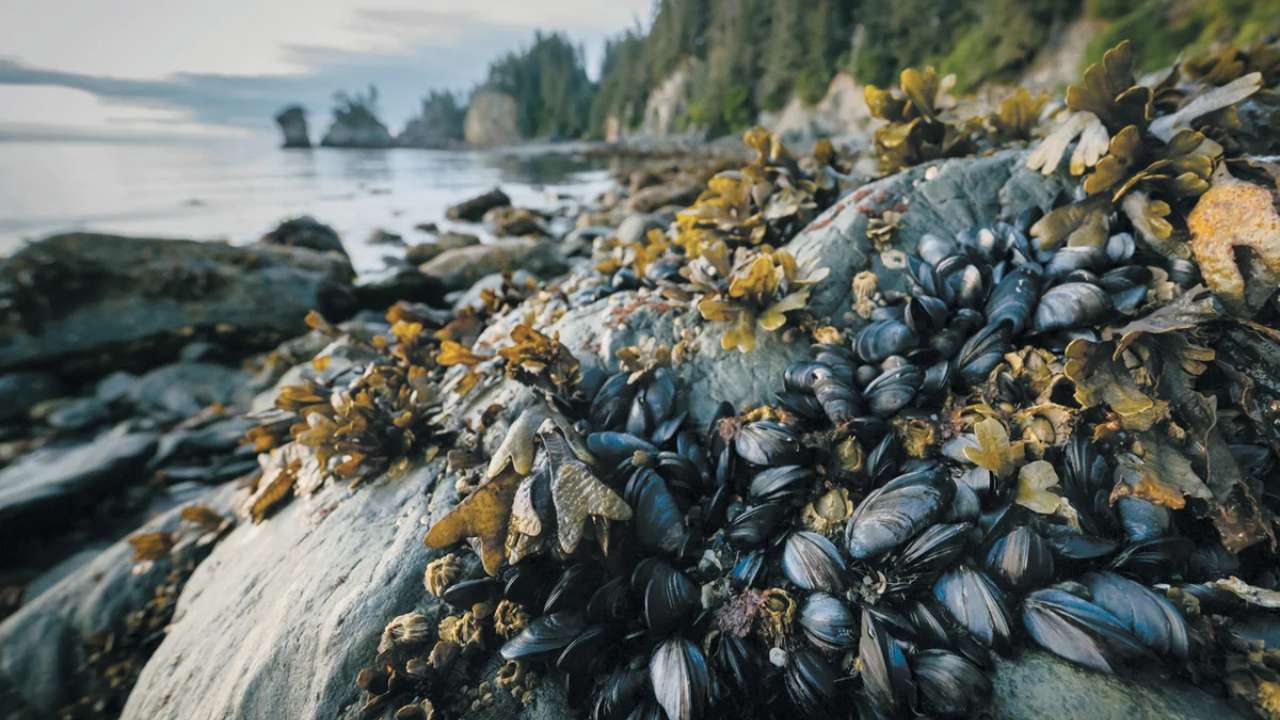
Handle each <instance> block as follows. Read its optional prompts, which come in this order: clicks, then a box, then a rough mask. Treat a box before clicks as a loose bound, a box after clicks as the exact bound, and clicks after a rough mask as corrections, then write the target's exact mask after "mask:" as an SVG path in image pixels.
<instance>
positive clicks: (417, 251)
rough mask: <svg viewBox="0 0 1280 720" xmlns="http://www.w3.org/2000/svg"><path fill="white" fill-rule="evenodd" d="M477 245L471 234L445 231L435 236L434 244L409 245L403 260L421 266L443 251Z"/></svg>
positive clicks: (478, 240) (478, 242)
mask: <svg viewBox="0 0 1280 720" xmlns="http://www.w3.org/2000/svg"><path fill="white" fill-rule="evenodd" d="M479 244H480V238H478V237H476V236H475V235H472V234H471V233H463V232H453V231H445V232H442V233H440V234H439V235H437V236H436V241H435V242H429V243H418V244H416V245H410V246H409V249H408V250H405V252H404V259H405V260H408V261H409V262H411V263H413V264H414V265H421V264H422V263H424V262H427V261H428V260H431V259H432V258H434V257H435V256H437V255H439V254H440V253H442V252H444V251H445V250H453V249H454V248H461V247H468V246H471V245H479Z"/></svg>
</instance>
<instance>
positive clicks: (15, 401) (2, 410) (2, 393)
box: [0, 371, 66, 423]
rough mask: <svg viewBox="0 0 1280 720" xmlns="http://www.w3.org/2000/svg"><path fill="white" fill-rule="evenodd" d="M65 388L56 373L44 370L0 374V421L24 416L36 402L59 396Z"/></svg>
mask: <svg viewBox="0 0 1280 720" xmlns="http://www.w3.org/2000/svg"><path fill="white" fill-rule="evenodd" d="M65 393H66V388H65V387H64V386H63V384H62V381H61V380H59V379H58V377H57V376H56V375H53V374H51V373H46V372H39V371H32V372H13V373H7V374H5V375H0V398H4V401H3V402H0V423H3V422H9V421H10V420H18V419H20V418H23V417H26V415H27V413H28V412H29V411H30V410H31V408H33V407H35V406H36V405H37V404H38V403H41V402H44V401H45V400H50V399H52V398H56V397H59V396H61V395H63V394H65Z"/></svg>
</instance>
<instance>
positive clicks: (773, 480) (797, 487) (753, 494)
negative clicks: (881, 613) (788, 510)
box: [747, 465, 813, 503]
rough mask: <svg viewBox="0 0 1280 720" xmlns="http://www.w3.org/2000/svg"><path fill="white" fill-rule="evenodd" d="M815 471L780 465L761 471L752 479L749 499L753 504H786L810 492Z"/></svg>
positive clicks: (796, 466) (748, 490)
mask: <svg viewBox="0 0 1280 720" xmlns="http://www.w3.org/2000/svg"><path fill="white" fill-rule="evenodd" d="M812 481H813V470H811V469H809V468H807V467H804V466H801V465H780V466H778V467H771V468H766V469H764V470H761V471H760V472H758V473H756V474H755V476H754V477H753V478H751V484H750V485H749V486H748V487H747V498H748V499H750V500H751V502H755V503H766V502H786V501H789V500H792V499H793V498H798V497H800V496H801V495H803V494H805V493H807V492H808V491H809V484H810V483H811V482H812Z"/></svg>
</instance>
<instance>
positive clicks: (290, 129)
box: [276, 105, 311, 148]
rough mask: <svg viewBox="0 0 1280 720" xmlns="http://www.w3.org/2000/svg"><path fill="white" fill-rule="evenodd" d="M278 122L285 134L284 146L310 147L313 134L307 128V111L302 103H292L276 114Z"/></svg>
mask: <svg viewBox="0 0 1280 720" xmlns="http://www.w3.org/2000/svg"><path fill="white" fill-rule="evenodd" d="M276 124H277V125H279V126H280V132H281V133H282V134H283V135H284V147H287V148H309V147H311V134H310V133H309V132H308V130H307V111H306V110H304V109H303V108H302V106H301V105H290V106H289V107H286V108H285V109H283V110H281V111H280V112H279V113H277V114H276Z"/></svg>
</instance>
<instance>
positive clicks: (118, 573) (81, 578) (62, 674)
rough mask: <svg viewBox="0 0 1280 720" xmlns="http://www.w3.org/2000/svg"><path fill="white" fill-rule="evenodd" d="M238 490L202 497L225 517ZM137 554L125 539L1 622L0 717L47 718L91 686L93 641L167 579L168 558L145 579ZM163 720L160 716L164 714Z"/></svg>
mask: <svg viewBox="0 0 1280 720" xmlns="http://www.w3.org/2000/svg"><path fill="white" fill-rule="evenodd" d="M233 493H234V488H232V487H230V486H226V487H223V488H221V489H217V490H209V491H206V492H205V493H204V495H203V496H201V497H200V498H199V500H200V502H202V503H204V504H206V505H208V506H210V507H211V508H212V509H213V510H215V511H216V512H221V513H224V514H225V513H226V512H227V511H228V510H229V508H230V500H231V497H232V495H233ZM180 512H181V509H180V508H177V507H175V508H173V509H171V510H169V511H168V512H166V513H164V514H162V515H160V516H158V517H156V518H155V519H153V520H151V521H149V522H147V523H146V524H145V525H143V526H142V527H141V528H139V531H147V532H152V531H162V530H164V531H169V530H173V529H175V528H176V527H178V525H179V523H180V521H181V520H180V518H179V513H180ZM132 557H133V548H132V547H131V546H130V545H129V544H128V542H126V541H124V540H121V541H119V542H116V543H113V544H112V545H111V546H110V547H108V548H106V549H105V550H103V551H102V552H100V553H99V554H97V556H96V557H95V558H93V559H92V560H91V561H88V562H84V559H83V558H80V559H78V562H79V563H80V564H79V566H78V567H77V568H76V569H75V570H73V571H71V572H70V573H69V574H67V575H66V576H65V577H62V578H61V579H60V580H58V581H57V582H55V583H54V584H53V585H52V586H50V587H48V588H47V589H45V590H44V591H43V592H40V593H39V594H38V595H36V596H35V597H34V598H31V599H29V600H28V601H27V602H26V604H24V605H23V606H22V607H20V608H19V609H18V611H17V612H15V613H14V614H13V615H10V616H9V617H8V618H5V620H4V622H0V716H3V717H4V718H5V719H6V720H44V719H45V718H50V717H54V716H55V715H54V713H55V711H56V710H57V709H58V708H59V707H60V706H62V705H64V704H66V703H68V702H70V701H72V700H74V699H75V697H76V696H77V694H78V693H79V692H80V691H81V689H82V688H83V687H84V685H85V678H84V677H83V675H82V666H83V665H84V663H85V661H86V658H85V652H84V643H85V640H86V638H88V637H89V636H90V635H94V634H97V633H105V632H110V631H113V630H117V631H118V630H121V629H122V626H123V623H124V619H125V616H127V615H128V614H129V613H130V612H133V611H134V610H137V609H139V608H141V607H142V606H143V605H144V604H146V602H147V601H148V600H150V599H151V597H152V596H153V594H154V591H155V588H156V587H157V586H159V585H160V584H162V583H164V582H165V580H166V575H167V574H168V571H169V568H170V567H171V566H170V562H169V560H160V561H157V562H156V563H155V564H154V566H153V567H152V568H151V569H150V570H149V571H148V572H145V573H135V572H133V568H134V564H133V562H132ZM157 717H159V716H157Z"/></svg>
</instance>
